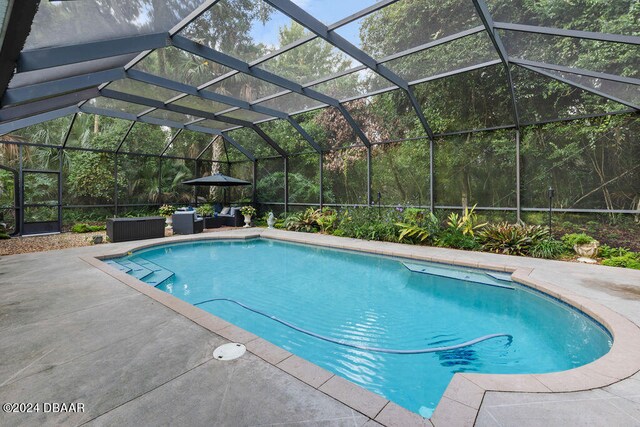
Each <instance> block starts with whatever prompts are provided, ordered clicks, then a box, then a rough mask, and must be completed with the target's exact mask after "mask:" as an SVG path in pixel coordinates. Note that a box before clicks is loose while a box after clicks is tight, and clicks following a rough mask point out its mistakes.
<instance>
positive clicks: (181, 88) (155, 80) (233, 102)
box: [126, 69, 287, 119]
mask: <svg viewBox="0 0 640 427" xmlns="http://www.w3.org/2000/svg"><path fill="white" fill-rule="evenodd" d="M126 77H128V78H130V79H132V80H137V81H139V82H143V83H148V84H152V85H155V86H159V87H163V88H165V89H171V90H175V91H178V92H182V93H185V94H187V95H193V96H197V97H199V98H203V99H207V100H210V101H215V102H220V103H222V104H227V105H229V107H230V108H231V107H238V108H242V109H243V110H249V111H255V112H256V113H261V114H266V115H269V116H272V117H278V118H280V119H284V118H286V117H287V114H286V113H283V112H282V111H279V110H274V109H272V108H267V107H263V106H261V105H251V104H249V103H248V102H246V101H241V100H239V99H236V98H232V97H230V96H225V95H220V94H217V93H214V92H210V91H205V90H199V89H198V88H196V87H195V86H189V85H186V84H184V83H179V82H176V81H173V80H170V79H167V78H164V77H159V76H156V75H153V74H149V73H146V72H144V71H139V70H133V69H130V70H128V71H127V72H126ZM176 100H177V99H173V100H172V102H175V101H176ZM169 104H170V103H169Z"/></svg>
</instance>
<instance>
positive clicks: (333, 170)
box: [322, 147, 368, 205]
mask: <svg viewBox="0 0 640 427" xmlns="http://www.w3.org/2000/svg"><path fill="white" fill-rule="evenodd" d="M322 168H323V176H322V178H323V183H322V185H323V188H322V191H323V198H324V203H326V204H333V203H336V204H344V205H355V204H367V203H368V201H367V149H366V148H364V147H353V148H347V149H343V150H336V151H333V152H331V153H325V154H324V155H323V163H322Z"/></svg>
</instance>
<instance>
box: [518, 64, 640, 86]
mask: <svg viewBox="0 0 640 427" xmlns="http://www.w3.org/2000/svg"><path fill="white" fill-rule="evenodd" d="M509 62H512V63H514V64H518V65H529V66H531V67H537V68H544V69H545V70H553V71H560V72H563V73H571V74H577V75H580V76H585V77H593V78H596V79H601V80H609V81H612V82H618V83H625V84H630V85H638V86H640V79H636V78H633V77H624V76H618V75H615V74H607V73H600V72H597V71H591V70H585V69H584V68H572V67H566V66H564V65H557V64H549V63H547V62H537V61H528V60H526V59H518V58H509Z"/></svg>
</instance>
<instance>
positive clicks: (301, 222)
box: [284, 208, 322, 233]
mask: <svg viewBox="0 0 640 427" xmlns="http://www.w3.org/2000/svg"><path fill="white" fill-rule="evenodd" d="M321 215H322V214H321V211H320V209H313V208H308V209H307V210H305V211H302V212H298V213H294V214H291V215H289V216H288V217H287V218H286V219H285V220H284V226H285V227H286V229H287V230H291V231H304V232H305V233H313V232H316V231H318V228H319V227H320V226H319V224H318V219H319V218H320V216H321Z"/></svg>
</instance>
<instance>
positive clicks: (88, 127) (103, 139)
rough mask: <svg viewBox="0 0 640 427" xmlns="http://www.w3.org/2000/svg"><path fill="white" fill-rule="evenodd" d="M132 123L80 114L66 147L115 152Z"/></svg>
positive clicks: (74, 123)
mask: <svg viewBox="0 0 640 427" xmlns="http://www.w3.org/2000/svg"><path fill="white" fill-rule="evenodd" d="M131 123H133V122H131V121H129V120H122V119H116V118H113V117H107V116H100V115H97V114H87V113H78V114H77V115H76V119H75V121H74V122H73V126H72V127H71V132H70V133H69V138H68V139H67V145H66V147H78V148H92V149H101V150H115V149H116V148H118V145H120V143H121V142H122V138H124V136H125V135H126V134H127V131H128V130H129V128H130V127H131Z"/></svg>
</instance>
